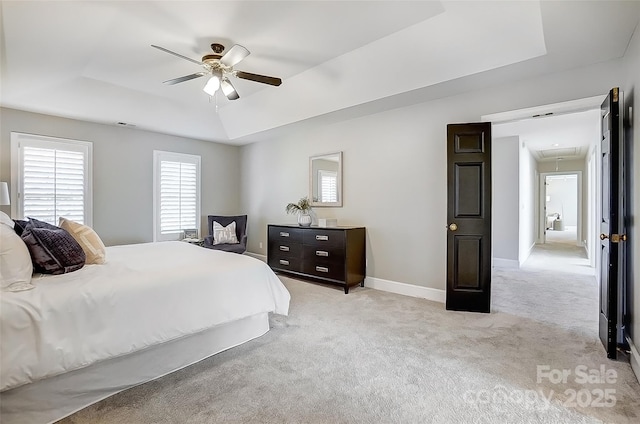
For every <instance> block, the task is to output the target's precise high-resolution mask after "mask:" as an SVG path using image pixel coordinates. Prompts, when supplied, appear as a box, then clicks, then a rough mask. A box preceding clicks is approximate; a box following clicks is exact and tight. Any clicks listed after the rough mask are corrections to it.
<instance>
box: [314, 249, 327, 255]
mask: <svg viewBox="0 0 640 424" xmlns="http://www.w3.org/2000/svg"><path fill="white" fill-rule="evenodd" d="M316 256H329V252H326V251H324V250H316Z"/></svg>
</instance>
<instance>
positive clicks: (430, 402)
mask: <svg viewBox="0 0 640 424" xmlns="http://www.w3.org/2000/svg"><path fill="white" fill-rule="evenodd" d="M281 278H282V280H283V282H284V283H285V285H286V286H287V288H288V289H289V290H290V292H291V295H292V302H291V310H290V315H289V316H288V317H283V316H273V317H272V320H271V324H272V329H271V331H270V332H269V333H267V334H266V335H265V336H263V337H261V338H259V339H257V340H254V341H252V342H249V343H246V344H244V345H242V346H239V347H237V348H234V349H231V350H229V351H226V352H223V353H221V354H219V355H216V356H214V357H211V358H209V359H206V360H204V361H202V362H200V363H198V364H195V365H193V366H191V367H188V368H186V369H183V370H180V371H178V372H175V373H173V374H170V375H168V376H166V377H163V378H161V379H158V380H156V381H153V382H150V383H147V384H144V385H141V386H138V387H136V388H133V389H130V390H128V391H125V392H123V393H120V394H118V395H116V396H113V397H111V398H109V399H107V400H104V401H102V402H99V403H98V404H95V405H93V406H90V407H88V408H86V409H84V410H82V411H80V412H78V413H76V414H74V415H72V416H71V417H69V418H67V419H65V420H63V421H62V422H63V423H66V424H69V423H78V424H79V423H110V424H111V423H123V422H126V423H492V424H494V423H598V422H606V423H637V422H640V385H639V384H638V381H637V380H636V378H635V376H634V375H633V373H632V371H631V368H630V366H629V365H628V363H624V362H612V361H609V360H607V359H606V357H605V353H604V349H603V347H602V346H601V344H600V341H599V340H598V336H597V289H596V283H595V280H594V278H593V277H590V276H584V275H577V274H570V273H557V272H550V271H541V270H520V271H518V270H507V269H494V273H493V301H492V313H491V314H473V313H459V312H447V311H445V310H444V306H443V305H442V304H439V303H434V302H430V301H426V300H422V299H416V298H410V297H404V296H400V295H395V294H391V293H386V292H382V291H378V290H373V289H368V288H354V289H353V290H352V292H350V294H349V295H344V294H343V292H342V290H341V289H337V288H333V287H330V286H324V285H316V284H312V283H307V282H303V281H298V280H293V279H289V278H286V277H281ZM539 367H540V369H541V370H542V371H544V372H541V373H540V375H538V371H537V370H538V368H539ZM576 367H583V368H584V369H583V368H576ZM563 370H566V371H565V374H566V373H567V372H568V375H567V376H566V379H565V381H556V380H553V381H551V380H552V378H553V377H555V376H557V373H561V372H563ZM601 370H603V371H604V373H605V374H606V375H607V377H608V380H607V381H605V382H595V381H593V380H592V381H589V382H584V383H583V382H582V381H581V380H582V378H583V374H584V372H585V371H586V372H592V373H594V375H595V374H597V373H600V372H601ZM549 376H551V377H552V378H549ZM538 377H540V378H538ZM594 378H595V377H594Z"/></svg>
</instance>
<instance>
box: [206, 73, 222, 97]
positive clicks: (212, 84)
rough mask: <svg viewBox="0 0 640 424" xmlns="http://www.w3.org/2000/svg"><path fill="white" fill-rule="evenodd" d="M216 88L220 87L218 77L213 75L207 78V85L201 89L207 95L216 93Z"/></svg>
mask: <svg viewBox="0 0 640 424" xmlns="http://www.w3.org/2000/svg"><path fill="white" fill-rule="evenodd" d="M218 88H220V78H218V77H217V76H216V75H214V76H212V77H211V78H209V82H207V85H205V86H204V88H203V90H204V92H205V93H207V94H208V95H210V96H213V95H214V94H216V91H218Z"/></svg>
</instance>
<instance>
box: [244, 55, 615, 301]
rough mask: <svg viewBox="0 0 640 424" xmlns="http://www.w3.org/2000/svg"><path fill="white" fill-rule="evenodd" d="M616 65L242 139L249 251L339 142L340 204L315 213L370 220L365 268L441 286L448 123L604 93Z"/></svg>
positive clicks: (282, 219)
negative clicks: (319, 157)
mask: <svg viewBox="0 0 640 424" xmlns="http://www.w3.org/2000/svg"><path fill="white" fill-rule="evenodd" d="M622 72H623V68H622V61H621V60H616V61H611V62H606V63H600V64H597V65H594V66H590V67H584V68H580V69H576V70H572V71H568V72H563V73H557V74H552V75H546V76H543V77H538V78H533V79H528V80H524V81H519V82H515V83H508V84H504V85H501V86H494V87H490V88H487V89H485V90H479V91H475V92H470V93H466V94H462V95H458V96H452V97H446V98H442V99H438V100H434V101H430V102H425V103H420V104H416V105H414V106H409V107H405V108H400V109H394V110H390V111H387V112H382V113H378V114H373V115H368V116H364V117H358V118H354V119H351V120H346V121H342V122H338V123H330V124H323V125H315V124H314V121H313V120H311V121H309V122H306V123H305V124H304V125H300V126H296V127H295V128H298V130H294V129H293V128H292V132H291V133H288V134H286V135H282V136H277V137H275V136H274V137H273V138H272V139H270V140H267V141H264V142H260V143H254V144H250V145H247V146H244V147H243V148H242V160H241V163H242V187H241V192H242V199H241V206H242V209H243V210H245V211H246V212H248V213H249V223H250V229H249V251H251V252H254V253H257V254H262V255H265V254H266V225H267V224H268V223H295V217H293V216H287V215H286V214H285V213H284V207H285V205H286V204H287V203H288V202H291V201H295V200H297V199H299V198H300V197H302V196H304V195H307V194H308V178H309V177H308V176H309V170H308V163H309V156H311V155H314V154H318V153H325V152H330V151H340V150H341V151H343V152H344V181H343V186H344V207H342V208H316V212H317V214H318V216H319V217H321V218H322V217H334V218H338V222H339V224H357V225H363V226H366V227H367V258H368V265H367V275H368V276H371V277H377V278H381V279H387V280H392V281H398V282H403V283H408V284H414V285H418V286H425V287H430V288H435V289H444V288H445V282H446V272H445V271H446V269H445V267H446V252H445V250H446V229H445V226H446V224H447V222H446V199H447V193H446V181H447V176H446V125H447V124H448V123H455V122H474V121H479V119H480V117H481V116H482V115H486V114H491V113H497V112H503V111H508V110H515V109H521V108H526V107H531V106H537V105H543V104H550V103H558V102H562V101H567V100H572V99H579V98H585V97H590V96H595V95H602V94H604V93H606V92H608V90H609V89H610V88H611V87H613V86H615V85H616V84H618V82H619V81H620V76H621V75H622ZM308 101H313V100H312V99H309V100H308ZM320 121H322V120H320ZM515 157H516V158H517V152H516V156H515ZM516 160H517V159H516ZM514 178H517V177H515V176H514ZM494 206H495V207H497V206H498V205H497V204H496V205H494ZM260 243H262V248H260Z"/></svg>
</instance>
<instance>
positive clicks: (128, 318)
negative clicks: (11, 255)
mask: <svg viewBox="0 0 640 424" xmlns="http://www.w3.org/2000/svg"><path fill="white" fill-rule="evenodd" d="M32 282H33V283H34V285H35V289H33V290H28V291H21V292H15V293H8V292H3V293H2V298H1V299H0V331H1V333H0V336H1V342H2V343H1V344H0V391H1V393H0V416H1V418H2V422H3V423H4V424H15V423H30V424H37V423H48V422H53V421H56V420H59V419H61V418H63V417H65V416H67V415H70V414H72V413H73V412H75V411H77V410H79V409H82V408H84V407H86V406H88V405H90V404H92V403H95V402H97V401H99V400H101V399H104V398H106V397H108V396H111V395H113V394H115V393H118V392H120V391H122V390H125V389H128V388H130V387H133V386H135V385H138V384H141V383H144V382H147V381H150V380H153V379H155V378H158V377H160V376H162V375H165V374H168V373H170V372H173V371H175V370H178V369H180V368H183V367H185V366H188V365H190V364H193V363H195V362H198V361H200V360H202V359H204V358H206V357H208V356H211V355H213V354H216V353H218V352H221V351H223V350H226V349H229V348H231V347H233V346H237V345H239V344H242V343H244V342H247V341H249V340H252V339H254V338H256V337H259V336H261V335H263V334H265V333H266V332H267V331H269V317H268V314H269V313H270V312H273V313H277V314H283V315H286V314H287V313H288V308H289V300H290V296H289V292H288V291H287V289H286V288H285V287H284V285H283V284H282V283H281V282H280V280H279V279H278V278H277V277H276V275H275V274H274V273H273V272H272V271H271V269H270V268H269V267H268V266H267V265H266V264H265V263H264V262H262V261H260V260H258V259H255V258H252V257H250V256H247V255H237V254H233V253H227V252H222V251H216V250H210V249H203V248H201V247H198V246H195V245H191V244H189V243H184V242H162V243H146V244H136V245H126V246H113V247H108V248H107V262H106V263H105V264H103V265H86V266H85V267H84V268H82V269H80V270H78V271H75V272H72V273H69V274H63V275H47V276H44V275H41V276H38V275H36V276H34V278H33V280H32Z"/></svg>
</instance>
